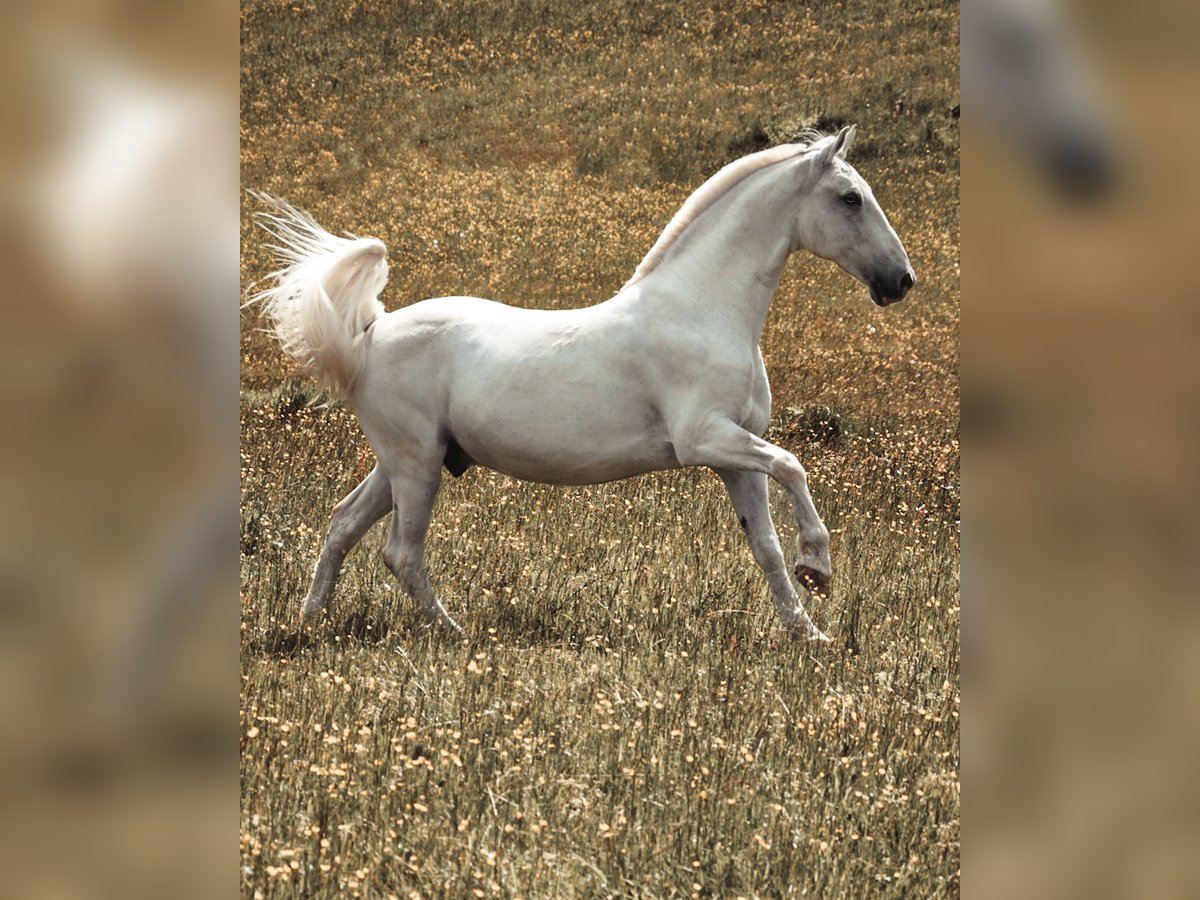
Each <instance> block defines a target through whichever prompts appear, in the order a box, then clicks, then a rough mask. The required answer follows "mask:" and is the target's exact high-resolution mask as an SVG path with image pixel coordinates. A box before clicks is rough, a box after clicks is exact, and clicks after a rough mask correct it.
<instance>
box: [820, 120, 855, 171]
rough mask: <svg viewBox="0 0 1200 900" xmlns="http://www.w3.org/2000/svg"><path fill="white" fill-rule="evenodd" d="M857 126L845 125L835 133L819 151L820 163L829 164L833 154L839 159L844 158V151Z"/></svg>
mask: <svg viewBox="0 0 1200 900" xmlns="http://www.w3.org/2000/svg"><path fill="white" fill-rule="evenodd" d="M857 128H858V126H857V125H847V126H846V127H845V128H843V129H842V130H841V131H839V132H838V133H837V136H836V137H835V138H834V139H833V140H832V141H830V142H829V143H828V144H827V145H826V146H825V149H824V150H823V151H822V152H821V165H823V166H827V165H829V164H830V163H831V162H833V158H834V157H835V156H836V157H838V158H839V159H845V158H846V151H847V150H849V149H850V144H851V143H852V142H853V141H854V132H855V130H856V129H857Z"/></svg>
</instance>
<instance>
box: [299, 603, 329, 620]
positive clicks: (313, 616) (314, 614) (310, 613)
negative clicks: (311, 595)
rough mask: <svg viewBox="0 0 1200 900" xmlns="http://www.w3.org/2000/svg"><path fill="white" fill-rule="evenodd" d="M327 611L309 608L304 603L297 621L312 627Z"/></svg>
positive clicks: (321, 608)
mask: <svg viewBox="0 0 1200 900" xmlns="http://www.w3.org/2000/svg"><path fill="white" fill-rule="evenodd" d="M324 611H325V609H324V607H321V606H309V605H308V604H307V603H304V604H302V605H301V606H300V615H299V616H298V617H297V620H298V621H299V623H300V624H301V625H311V624H313V623H314V622H315V621H316V620H317V619H319V618H320V617H321V613H323V612H324Z"/></svg>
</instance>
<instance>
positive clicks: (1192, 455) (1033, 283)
mask: <svg viewBox="0 0 1200 900" xmlns="http://www.w3.org/2000/svg"><path fill="white" fill-rule="evenodd" d="M1198 24H1200V10H1198V9H1197V8H1196V6H1195V4H1187V3H1173V2H1155V3H1152V4H1145V5H1139V6H1137V7H1136V8H1134V7H1133V6H1130V5H1127V4H1121V3H1115V2H1107V0H1088V2H1066V0H1062V2H1051V0H963V2H962V4H961V26H962V32H961V33H962V39H961V51H962V53H961V65H962V71H961V90H962V99H963V108H964V114H963V116H962V123H963V128H962V176H963V179H962V197H961V200H962V223H963V224H962V229H963V279H962V285H963V316H962V358H963V360H964V364H963V371H962V375H961V377H962V398H963V409H964V417H965V420H966V421H965V423H964V440H963V447H964V454H963V486H964V490H963V498H964V522H965V523H966V524H965V528H964V531H965V535H964V541H963V548H964V554H963V560H964V562H963V573H962V574H963V586H964V587H963V595H964V599H963V623H964V624H963V632H964V633H963V641H964V648H965V652H964V659H965V668H966V674H965V676H964V681H965V682H966V684H965V686H964V697H965V698H967V702H966V704H965V705H966V707H967V713H966V714H964V728H963V735H964V737H963V759H964V761H965V762H964V766H963V768H964V770H965V771H964V773H963V774H964V779H963V780H964V785H965V786H966V791H965V793H966V802H965V803H964V808H965V810H966V812H965V816H964V822H965V823H966V824H965V828H964V832H965V834H966V835H967V838H966V840H965V846H966V852H965V853H964V857H965V859H966V864H965V870H964V871H965V876H966V881H967V882H968V883H970V884H971V885H972V887H973V888H976V889H977V890H978V891H979V892H980V893H984V894H991V895H995V896H1011V895H1013V894H1016V893H1020V894H1022V895H1023V896H1038V897H1064V896H1081V897H1108V896H1113V897H1119V896H1136V897H1184V896H1195V895H1196V893H1197V891H1198V890H1200V859H1198V858H1197V856H1196V854H1195V853H1194V852H1192V850H1191V848H1194V847H1195V846H1197V845H1198V844H1200V827H1198V825H1200V823H1198V818H1200V802H1198V801H1200V785H1198V783H1197V779H1196V777H1195V765H1194V762H1193V761H1194V760H1195V759H1196V758H1197V753H1198V751H1200V746H1198V741H1200V715H1198V712H1197V711H1198V710H1200V704H1198V703H1197V686H1198V685H1200V679H1198V678H1197V674H1198V673H1200V652H1198V651H1200V642H1198V637H1197V635H1198V632H1197V629H1196V625H1197V624H1198V623H1197V619H1198V617H1200V616H1198V610H1197V605H1196V598H1197V596H1200V592H1198V590H1197V588H1198V585H1197V568H1196V565H1195V558H1196V557H1195V548H1196V545H1197V536H1198V533H1200V529H1198V527H1197V525H1198V513H1197V510H1198V509H1200V506H1198V505H1197V502H1196V501H1197V496H1196V493H1197V480H1196V477H1195V464H1196V461H1197V459H1200V454H1198V451H1200V445H1198V442H1197V438H1198V434H1197V432H1198V419H1197V413H1198V412H1200V405H1198V403H1197V400H1198V392H1197V387H1198V380H1200V370H1198V368H1197V366H1196V360H1197V358H1198V357H1197V351H1198V350H1200V346H1198V337H1200V330H1198V325H1200V320H1198V318H1197V313H1196V306H1195V301H1196V298H1197V293H1198V292H1197V287H1196V283H1195V281H1194V280H1193V279H1194V277H1195V275H1194V262H1193V260H1194V256H1195V251H1194V242H1195V237H1194V236H1195V227H1194V224H1192V223H1193V222H1194V215H1195V214H1194V208H1195V204H1196V202H1197V200H1200V191H1198V189H1197V180H1196V178H1195V176H1194V174H1193V172H1192V169H1193V166H1194V160H1195V147H1196V145H1197V137H1198V135H1197V123H1196V119H1195V117H1194V115H1192V114H1191V113H1190V110H1192V109H1194V107H1195V97H1196V93H1197V87H1198V76H1200V67H1198V64H1197V58H1196V49H1195V48H1196V46H1197V45H1196V37H1197V25H1198Z"/></svg>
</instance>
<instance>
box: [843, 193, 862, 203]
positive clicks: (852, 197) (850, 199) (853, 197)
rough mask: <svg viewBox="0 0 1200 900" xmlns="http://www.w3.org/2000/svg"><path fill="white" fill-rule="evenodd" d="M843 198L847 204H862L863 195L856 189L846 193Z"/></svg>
mask: <svg viewBox="0 0 1200 900" xmlns="http://www.w3.org/2000/svg"><path fill="white" fill-rule="evenodd" d="M842 199H843V200H844V201H846V205H847V206H862V197H861V196H859V195H858V193H856V192H855V191H851V192H850V193H849V194H846V195H845V196H844V197H842Z"/></svg>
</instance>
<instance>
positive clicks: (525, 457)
mask: <svg viewBox="0 0 1200 900" xmlns="http://www.w3.org/2000/svg"><path fill="white" fill-rule="evenodd" d="M530 400H532V398H530ZM530 400H527V401H525V402H520V401H518V402H514V403H504V402H503V401H502V400H500V401H497V402H495V404H494V406H493V408H492V411H491V412H490V413H489V414H485V415H482V416H476V415H473V416H469V417H457V416H454V417H452V423H451V434H452V435H453V437H454V440H455V441H456V442H457V443H458V444H459V445H460V446H461V447H462V449H463V450H464V451H465V452H466V453H467V454H468V455H469V456H470V458H471V459H472V460H473V461H475V462H477V463H479V464H480V465H483V466H486V467H487V468H489V469H494V470H496V471H497V472H503V473H504V474H506V475H512V476H513V477H515V478H521V479H524V480H526V481H538V482H543V483H546V484H597V483H600V482H604V481H616V480H618V479H621V478H629V477H631V476H633V475H640V474H642V473H643V472H651V471H656V470H660V469H670V468H675V467H677V466H678V465H679V462H678V460H677V459H676V457H675V450H674V447H673V446H672V445H671V443H670V442H669V441H668V440H667V436H666V430H665V428H664V427H663V426H662V424H661V423H660V422H658V421H656V419H657V417H656V416H655V415H654V413H653V410H652V409H651V408H650V407H649V406H645V407H639V406H634V407H626V408H622V409H619V410H615V409H613V408H611V407H605V406H596V405H592V404H589V403H587V402H583V401H578V400H577V401H574V402H572V401H571V400H570V399H569V398H568V397H559V398H557V399H550V398H548V397H542V398H541V400H540V402H530ZM501 411H503V412H504V414H503V415H500V414H498V413H500V412H501ZM455 419H457V420H459V421H453V420H455ZM464 420H465V421H464Z"/></svg>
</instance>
